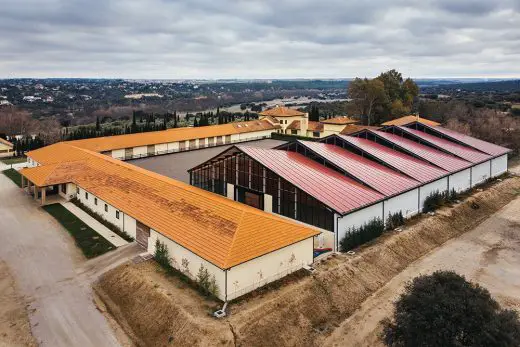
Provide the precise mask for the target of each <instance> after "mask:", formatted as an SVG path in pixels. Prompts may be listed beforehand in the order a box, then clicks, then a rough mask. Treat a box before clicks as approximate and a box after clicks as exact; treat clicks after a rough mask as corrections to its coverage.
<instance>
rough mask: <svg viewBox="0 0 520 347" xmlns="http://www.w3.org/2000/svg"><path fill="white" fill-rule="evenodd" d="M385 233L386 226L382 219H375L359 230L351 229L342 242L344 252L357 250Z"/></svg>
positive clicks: (341, 247) (341, 246)
mask: <svg viewBox="0 0 520 347" xmlns="http://www.w3.org/2000/svg"><path fill="white" fill-rule="evenodd" d="M384 231H385V225H384V223H383V221H382V220H381V218H374V219H372V220H371V221H369V222H368V223H365V224H363V225H362V226H361V227H359V228H349V229H348V230H347V232H346V234H345V236H344V237H343V238H342V239H341V241H340V244H339V245H340V249H341V251H342V252H346V251H349V250H351V249H353V248H356V247H358V246H360V245H362V244H364V243H365V242H368V241H370V240H373V239H375V238H376V237H378V236H380V235H381V234H382V233H383V232H384Z"/></svg>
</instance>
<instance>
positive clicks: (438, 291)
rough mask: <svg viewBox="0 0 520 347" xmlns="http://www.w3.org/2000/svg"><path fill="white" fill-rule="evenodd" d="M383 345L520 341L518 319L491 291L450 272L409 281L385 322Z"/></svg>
mask: <svg viewBox="0 0 520 347" xmlns="http://www.w3.org/2000/svg"><path fill="white" fill-rule="evenodd" d="M383 325H384V332H383V335H382V337H383V340H384V343H385V344H386V345H387V346H392V347H393V346H396V347H397V346H399V347H408V346H410V347H411V346H425V347H441V346H442V347H444V346H497V347H498V346H505V347H508V346H511V347H513V346H520V321H519V319H518V314H517V313H516V312H515V311H513V310H503V309H501V308H500V306H499V304H498V303H497V302H496V301H495V300H494V299H493V298H492V297H491V295H490V293H489V292H488V291H487V290H486V289H485V288H482V287H480V286H479V285H477V284H473V283H470V282H467V281H466V279H465V278H464V277H462V276H460V275H458V274H456V273H454V272H452V271H436V272H434V273H433V274H432V275H428V276H419V277H416V278H415V279H413V281H412V282H409V283H408V284H407V285H406V287H405V292H404V293H403V294H402V295H401V297H400V298H399V299H398V301H397V302H396V303H395V313H394V317H393V320H392V321H390V320H386V321H384V322H383Z"/></svg>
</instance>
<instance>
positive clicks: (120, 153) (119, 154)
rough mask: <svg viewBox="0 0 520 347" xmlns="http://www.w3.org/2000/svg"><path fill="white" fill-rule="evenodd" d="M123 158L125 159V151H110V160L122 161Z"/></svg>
mask: <svg viewBox="0 0 520 347" xmlns="http://www.w3.org/2000/svg"><path fill="white" fill-rule="evenodd" d="M124 157H125V150H124V149H114V150H113V151H112V158H116V159H121V158H123V159H124Z"/></svg>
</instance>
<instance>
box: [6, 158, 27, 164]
mask: <svg viewBox="0 0 520 347" xmlns="http://www.w3.org/2000/svg"><path fill="white" fill-rule="evenodd" d="M0 161H1V162H2V163H4V164H7V165H11V164H19V163H25V162H26V161H27V158H25V157H19V158H2V159H0Z"/></svg>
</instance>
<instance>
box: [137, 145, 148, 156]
mask: <svg viewBox="0 0 520 347" xmlns="http://www.w3.org/2000/svg"><path fill="white" fill-rule="evenodd" d="M134 155H135V156H147V155H148V147H147V146H139V147H134Z"/></svg>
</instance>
